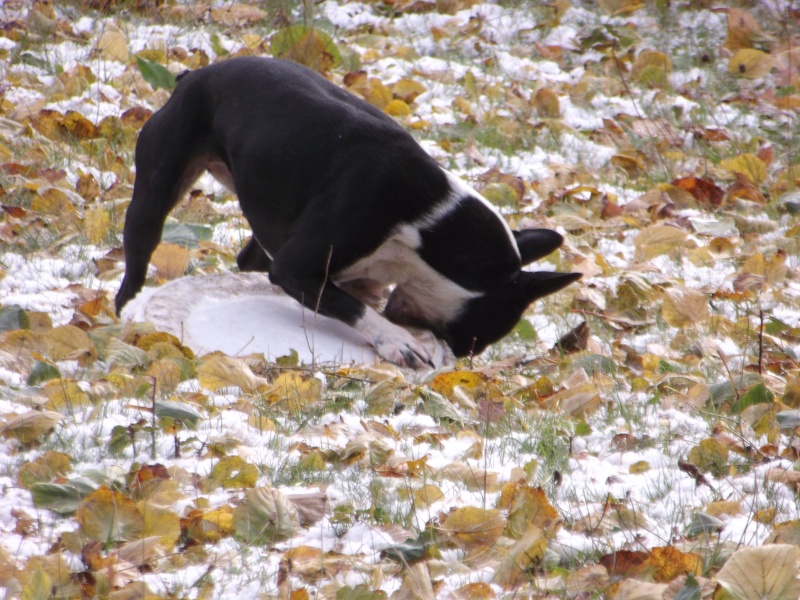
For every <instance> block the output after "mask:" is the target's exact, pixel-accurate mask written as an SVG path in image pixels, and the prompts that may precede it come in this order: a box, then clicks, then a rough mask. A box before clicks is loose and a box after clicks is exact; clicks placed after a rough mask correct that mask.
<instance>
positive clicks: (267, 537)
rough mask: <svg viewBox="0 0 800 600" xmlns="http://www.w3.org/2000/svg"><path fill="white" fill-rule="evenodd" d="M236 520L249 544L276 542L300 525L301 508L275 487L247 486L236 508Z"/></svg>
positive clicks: (240, 532)
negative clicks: (253, 487)
mask: <svg viewBox="0 0 800 600" xmlns="http://www.w3.org/2000/svg"><path fill="white" fill-rule="evenodd" d="M233 523H234V527H235V528H236V533H238V534H239V535H240V536H242V539H243V540H244V541H245V543H248V544H274V543H276V542H280V541H283V540H287V539H289V538H291V537H292V536H293V535H294V534H295V533H297V531H298V530H299V529H300V518H299V516H298V514H297V509H295V508H294V506H292V504H291V502H289V501H288V500H287V499H286V497H285V496H284V495H283V494H281V493H280V492H279V491H278V490H276V489H275V488H272V487H261V488H255V489H251V490H245V492H244V498H243V500H242V501H241V502H240V503H239V505H238V506H237V507H236V508H234V509H233Z"/></svg>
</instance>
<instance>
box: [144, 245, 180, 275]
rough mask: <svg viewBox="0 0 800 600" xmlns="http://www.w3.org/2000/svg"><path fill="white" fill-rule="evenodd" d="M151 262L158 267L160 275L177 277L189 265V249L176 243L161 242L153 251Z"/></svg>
mask: <svg viewBox="0 0 800 600" xmlns="http://www.w3.org/2000/svg"><path fill="white" fill-rule="evenodd" d="M150 262H152V263H153V265H154V266H155V267H156V271H157V276H158V277H161V278H163V279H177V278H178V277H181V276H182V275H183V274H184V273H185V272H186V269H187V268H188V267H189V249H188V248H186V247H185V246H178V245H176V244H170V243H166V242H165V243H161V244H159V245H158V247H157V248H156V251H155V252H153V256H152V257H151V258H150Z"/></svg>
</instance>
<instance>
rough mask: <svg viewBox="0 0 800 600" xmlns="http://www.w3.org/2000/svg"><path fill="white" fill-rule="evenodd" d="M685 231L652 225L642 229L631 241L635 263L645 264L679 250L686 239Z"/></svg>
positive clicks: (667, 226)
mask: <svg viewBox="0 0 800 600" xmlns="http://www.w3.org/2000/svg"><path fill="white" fill-rule="evenodd" d="M686 235H687V234H686V231H684V230H683V229H678V228H677V227H671V226H669V225H652V226H650V227H648V228H647V229H643V230H642V231H641V232H640V233H639V235H637V236H636V238H634V240H633V245H634V247H635V248H636V251H635V258H636V260H637V262H646V261H648V260H651V259H652V258H655V257H656V256H660V255H662V254H669V253H672V252H675V251H676V250H680V248H681V247H682V246H683V242H684V240H685V239H686Z"/></svg>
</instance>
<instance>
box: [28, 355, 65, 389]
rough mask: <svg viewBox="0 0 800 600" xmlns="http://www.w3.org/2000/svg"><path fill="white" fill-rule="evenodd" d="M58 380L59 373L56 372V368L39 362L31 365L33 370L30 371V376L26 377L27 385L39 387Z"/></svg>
mask: <svg viewBox="0 0 800 600" xmlns="http://www.w3.org/2000/svg"><path fill="white" fill-rule="evenodd" d="M60 378H61V371H59V370H58V367H56V366H55V365H51V364H50V363H47V362H43V361H41V360H37V361H36V363H35V364H34V365H33V369H31V372H30V375H28V385H30V386H34V385H39V384H40V383H43V382H45V381H50V380H51V379H60Z"/></svg>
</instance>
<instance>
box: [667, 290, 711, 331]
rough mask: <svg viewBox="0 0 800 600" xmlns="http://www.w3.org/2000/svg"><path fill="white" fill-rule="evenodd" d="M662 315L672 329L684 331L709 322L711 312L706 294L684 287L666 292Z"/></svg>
mask: <svg viewBox="0 0 800 600" xmlns="http://www.w3.org/2000/svg"><path fill="white" fill-rule="evenodd" d="M661 315H662V316H663V317H664V320H665V321H666V322H667V323H668V324H669V325H671V326H672V327H678V328H680V329H684V328H686V327H690V326H695V325H699V324H701V323H704V322H705V321H707V320H708V318H709V316H710V310H709V308H708V298H707V297H706V295H705V294H703V293H701V292H698V291H696V290H693V289H691V288H684V287H671V288H668V289H666V290H665V291H664V303H663V305H662V310H661Z"/></svg>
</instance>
